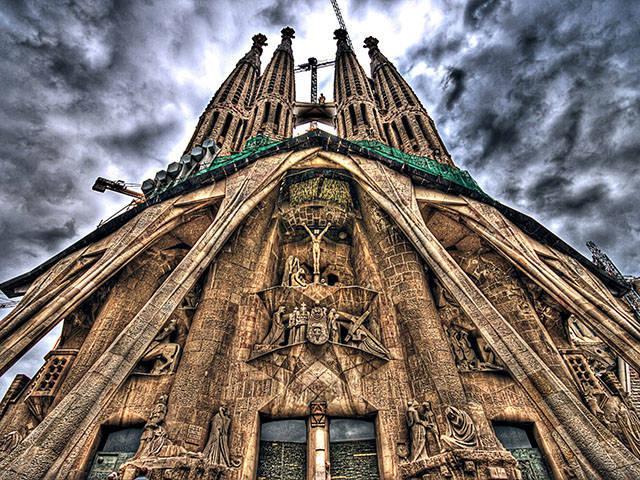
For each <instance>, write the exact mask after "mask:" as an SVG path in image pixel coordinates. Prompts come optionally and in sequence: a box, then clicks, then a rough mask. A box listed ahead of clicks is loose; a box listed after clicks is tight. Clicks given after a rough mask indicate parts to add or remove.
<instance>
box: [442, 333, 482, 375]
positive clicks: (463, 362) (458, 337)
mask: <svg viewBox="0 0 640 480" xmlns="http://www.w3.org/2000/svg"><path fill="white" fill-rule="evenodd" d="M448 333H449V339H450V340H451V348H452V349H453V355H454V356H455V359H456V364H457V365H458V367H460V368H462V369H465V370H476V369H477V368H478V359H477V357H476V354H475V352H474V351H473V347H472V346H471V342H470V341H469V333H468V332H467V331H466V330H464V329H462V328H458V327H456V326H454V325H452V326H451V327H450V328H449V330H448Z"/></svg>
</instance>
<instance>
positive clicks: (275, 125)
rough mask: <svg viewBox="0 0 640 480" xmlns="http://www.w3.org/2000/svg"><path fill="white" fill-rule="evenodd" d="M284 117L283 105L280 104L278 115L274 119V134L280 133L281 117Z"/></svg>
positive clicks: (277, 107) (277, 109)
mask: <svg viewBox="0 0 640 480" xmlns="http://www.w3.org/2000/svg"><path fill="white" fill-rule="evenodd" d="M281 115H282V104H281V103H278V105H277V106H276V114H275V117H274V119H273V123H274V125H273V133H278V129H279V128H280V116H281Z"/></svg>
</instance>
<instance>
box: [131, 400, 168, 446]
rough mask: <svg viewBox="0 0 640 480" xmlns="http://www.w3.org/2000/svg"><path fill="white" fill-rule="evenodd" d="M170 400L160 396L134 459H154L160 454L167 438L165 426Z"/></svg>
mask: <svg viewBox="0 0 640 480" xmlns="http://www.w3.org/2000/svg"><path fill="white" fill-rule="evenodd" d="M168 399H169V397H168V395H160V397H159V398H158V402H157V403H156V404H155V406H154V407H153V410H151V413H150V414H149V419H148V420H147V423H146V424H145V426H144V431H143V432H142V436H141V437H140V447H139V448H138V452H137V453H136V455H135V457H134V458H144V457H154V456H157V455H158V454H159V453H160V450H161V449H162V446H163V445H164V443H165V441H166V438H167V432H166V431H165V429H164V426H163V425H164V419H165V417H166V416H167V401H168Z"/></svg>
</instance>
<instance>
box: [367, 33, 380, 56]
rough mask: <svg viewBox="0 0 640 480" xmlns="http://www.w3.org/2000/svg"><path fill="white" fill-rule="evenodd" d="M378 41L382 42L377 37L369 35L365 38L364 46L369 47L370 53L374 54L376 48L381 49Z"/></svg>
mask: <svg viewBox="0 0 640 480" xmlns="http://www.w3.org/2000/svg"><path fill="white" fill-rule="evenodd" d="M378 43H380V40H378V39H377V38H376V37H367V38H365V39H364V48H368V49H369V55H373V53H374V51H375V50H379V49H378Z"/></svg>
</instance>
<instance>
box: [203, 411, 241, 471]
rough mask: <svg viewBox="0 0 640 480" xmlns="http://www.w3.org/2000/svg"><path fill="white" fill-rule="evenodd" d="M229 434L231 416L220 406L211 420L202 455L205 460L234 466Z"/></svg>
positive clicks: (214, 463)
mask: <svg viewBox="0 0 640 480" xmlns="http://www.w3.org/2000/svg"><path fill="white" fill-rule="evenodd" d="M230 434H231V418H230V417H229V414H228V413H227V409H226V408H225V407H220V408H219V409H218V412H217V413H216V414H215V415H214V416H213V420H211V431H210V432H209V439H208V440H207V444H206V446H205V447H204V451H203V455H204V458H205V460H206V461H207V462H209V463H210V464H213V465H223V466H225V467H232V466H233V467H235V466H237V464H236V463H235V462H233V461H232V460H231V455H230V450H229V437H230Z"/></svg>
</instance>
